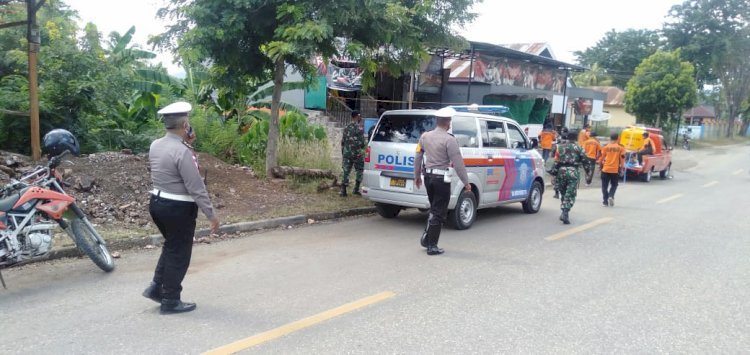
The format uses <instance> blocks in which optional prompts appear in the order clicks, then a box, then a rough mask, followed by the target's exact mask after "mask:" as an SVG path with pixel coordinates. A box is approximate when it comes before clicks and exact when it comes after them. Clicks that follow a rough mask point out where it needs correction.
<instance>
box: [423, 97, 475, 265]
mask: <svg viewBox="0 0 750 355" xmlns="http://www.w3.org/2000/svg"><path fill="white" fill-rule="evenodd" d="M455 114H456V111H455V110H454V109H452V108H450V107H446V108H443V109H440V110H438V111H437V112H436V113H435V116H436V117H437V127H436V128H435V129H433V130H432V131H429V132H425V133H424V134H422V137H420V138H419V144H417V154H416V157H415V159H414V184H415V185H416V187H417V189H419V188H421V186H422V174H423V173H424V187H425V189H426V190H427V198H428V199H429V200H430V217H429V219H428V222H427V223H428V224H427V231H426V236H425V237H424V239H425V240H424V243H423V244H424V246H425V247H427V255H439V254H442V253H443V249H441V248H438V246H437V244H438V240H439V239H440V231H441V229H442V225H443V223H445V220H446V217H447V215H448V203H449V202H450V199H451V183H450V182H446V181H445V180H446V179H445V175H446V174H447V173H448V170H449V167H450V164H451V163H453V168H454V169H455V170H456V174H457V175H458V177H459V179H461V182H462V183H463V184H464V189H465V190H466V191H471V185H470V184H469V175H468V174H467V173H466V166H465V165H464V160H463V157H462V156H461V150H460V148H459V147H458V141H456V138H455V137H454V136H453V135H452V134H450V133H448V130H450V128H451V119H452V118H453V115H455ZM423 163H424V169H423V167H422V164H423Z"/></svg>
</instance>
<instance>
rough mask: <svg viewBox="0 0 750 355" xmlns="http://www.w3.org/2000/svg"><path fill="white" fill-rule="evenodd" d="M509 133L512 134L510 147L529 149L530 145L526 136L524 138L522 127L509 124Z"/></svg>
mask: <svg viewBox="0 0 750 355" xmlns="http://www.w3.org/2000/svg"><path fill="white" fill-rule="evenodd" d="M508 133H509V134H510V147H511V148H521V149H528V148H529V145H528V143H527V142H526V138H524V136H523V133H521V129H520V128H518V127H516V126H515V125H512V124H508Z"/></svg>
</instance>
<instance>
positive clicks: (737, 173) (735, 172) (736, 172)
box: [732, 169, 745, 175]
mask: <svg viewBox="0 0 750 355" xmlns="http://www.w3.org/2000/svg"><path fill="white" fill-rule="evenodd" d="M743 171H745V169H737V170H735V171H734V172H733V173H732V175H739V174H741V173H742V172H743Z"/></svg>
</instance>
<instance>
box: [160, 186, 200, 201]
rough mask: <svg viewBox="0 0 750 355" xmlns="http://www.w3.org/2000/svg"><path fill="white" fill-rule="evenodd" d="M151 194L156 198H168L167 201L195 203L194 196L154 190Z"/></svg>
mask: <svg viewBox="0 0 750 355" xmlns="http://www.w3.org/2000/svg"><path fill="white" fill-rule="evenodd" d="M151 194H152V195H154V196H158V197H161V198H166V199H167V200H174V201H183V202H195V200H194V199H193V197H192V196H188V195H177V194H170V193H169V192H164V191H161V190H159V189H153V190H151Z"/></svg>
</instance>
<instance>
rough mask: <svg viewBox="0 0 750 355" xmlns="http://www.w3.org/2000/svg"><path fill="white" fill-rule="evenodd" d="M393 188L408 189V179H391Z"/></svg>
mask: <svg viewBox="0 0 750 355" xmlns="http://www.w3.org/2000/svg"><path fill="white" fill-rule="evenodd" d="M391 187H402V188H406V179H394V178H391Z"/></svg>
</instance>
